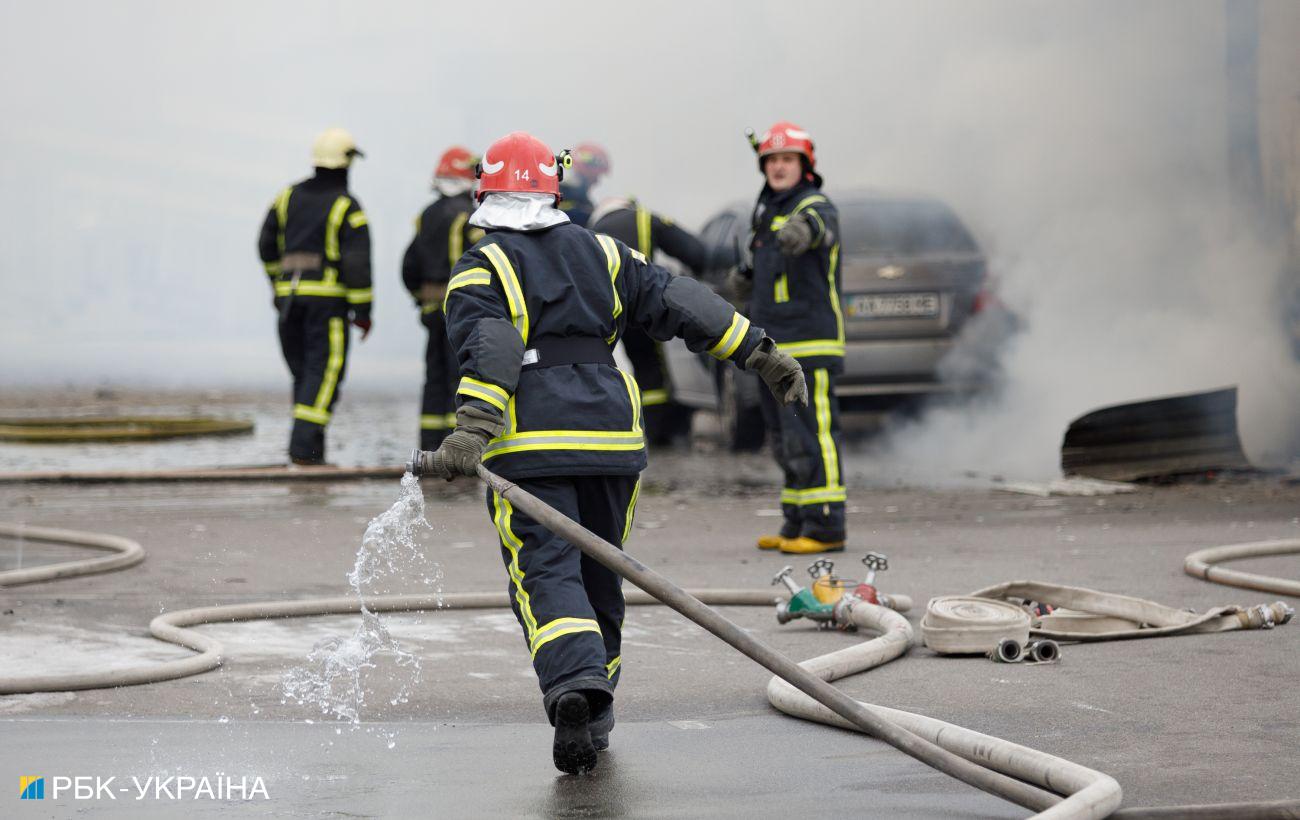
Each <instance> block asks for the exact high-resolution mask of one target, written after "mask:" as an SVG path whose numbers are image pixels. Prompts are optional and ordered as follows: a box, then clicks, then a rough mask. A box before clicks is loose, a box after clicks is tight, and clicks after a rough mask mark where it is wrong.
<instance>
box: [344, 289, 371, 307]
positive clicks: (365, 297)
mask: <svg viewBox="0 0 1300 820" xmlns="http://www.w3.org/2000/svg"><path fill="white" fill-rule="evenodd" d="M374 299H375V292H374V289H373V288H351V289H350V290H348V304H349V305H368V304H370V303H371V302H373V301H374Z"/></svg>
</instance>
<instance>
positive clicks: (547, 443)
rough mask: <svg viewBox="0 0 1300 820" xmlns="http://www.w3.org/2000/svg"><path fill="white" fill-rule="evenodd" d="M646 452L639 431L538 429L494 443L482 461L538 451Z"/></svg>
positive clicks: (500, 439) (495, 440)
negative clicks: (511, 454)
mask: <svg viewBox="0 0 1300 820" xmlns="http://www.w3.org/2000/svg"><path fill="white" fill-rule="evenodd" d="M643 449H645V438H644V437H643V436H642V435H641V433H640V431H637V432H617V431H616V432H609V431H605V430H535V431H531V432H527V433H510V434H507V435H504V436H501V437H500V438H496V439H493V440H492V443H490V444H489V445H488V446H487V449H486V450H484V451H483V460H484V461H487V460H488V459H491V458H496V457H497V456H504V455H507V454H509V453H519V452H525V451H530V452H531V451H538V450H582V451H586V452H593V451H596V452H614V451H621V452H626V451H629V450H643Z"/></svg>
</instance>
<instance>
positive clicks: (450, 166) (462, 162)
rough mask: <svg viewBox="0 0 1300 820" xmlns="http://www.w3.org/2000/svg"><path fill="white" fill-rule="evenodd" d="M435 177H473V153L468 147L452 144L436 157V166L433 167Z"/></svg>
mask: <svg viewBox="0 0 1300 820" xmlns="http://www.w3.org/2000/svg"><path fill="white" fill-rule="evenodd" d="M433 176H434V178H435V179H439V178H441V179H473V178H474V155H473V154H471V153H470V151H469V149H468V148H465V147H463V146H460V145H453V146H452V147H450V148H448V149H447V150H446V151H443V152H442V156H441V157H439V158H438V167H437V168H436V169H434V172H433Z"/></svg>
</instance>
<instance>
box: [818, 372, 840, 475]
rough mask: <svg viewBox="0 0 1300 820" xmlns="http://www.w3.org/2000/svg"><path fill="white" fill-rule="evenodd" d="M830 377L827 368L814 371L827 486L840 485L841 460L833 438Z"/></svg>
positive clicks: (820, 438) (819, 441)
mask: <svg viewBox="0 0 1300 820" xmlns="http://www.w3.org/2000/svg"><path fill="white" fill-rule="evenodd" d="M830 383H831V380H830V376H829V375H828V374H827V371H826V368H824V367H819V368H817V369H816V370H814V371H813V408H814V409H815V410H816V412H817V443H818V444H819V445H821V451H822V467H823V469H824V470H825V472H826V486H827V487H838V486H839V485H840V458H839V454H837V453H836V452H835V439H834V438H833V437H832V436H831V401H830Z"/></svg>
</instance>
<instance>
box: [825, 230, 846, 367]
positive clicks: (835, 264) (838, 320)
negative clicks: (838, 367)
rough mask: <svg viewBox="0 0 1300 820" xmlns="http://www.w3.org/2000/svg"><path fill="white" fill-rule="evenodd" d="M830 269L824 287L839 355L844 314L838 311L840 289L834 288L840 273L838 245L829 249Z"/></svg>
mask: <svg viewBox="0 0 1300 820" xmlns="http://www.w3.org/2000/svg"><path fill="white" fill-rule="evenodd" d="M830 262H831V267H830V271H829V272H828V273H827V274H826V285H827V287H828V288H829V289H830V294H831V310H832V311H834V313H835V338H836V339H837V340H838V341H839V345H840V351H841V355H843V350H844V313H843V312H842V311H840V289H839V288H838V287H836V283H837V281H838V279H839V272H840V243H838V242H836V243H835V245H834V246H833V247H832V248H831V259H830Z"/></svg>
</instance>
